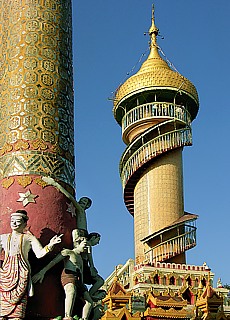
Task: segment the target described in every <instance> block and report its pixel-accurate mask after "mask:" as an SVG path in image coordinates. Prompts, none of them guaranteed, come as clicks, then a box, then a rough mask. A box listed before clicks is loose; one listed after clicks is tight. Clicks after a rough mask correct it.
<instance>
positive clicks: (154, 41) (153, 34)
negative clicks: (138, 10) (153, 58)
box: [149, 4, 159, 48]
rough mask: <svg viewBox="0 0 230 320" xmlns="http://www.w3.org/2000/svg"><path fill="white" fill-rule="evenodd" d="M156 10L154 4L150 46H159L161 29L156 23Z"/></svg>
mask: <svg viewBox="0 0 230 320" xmlns="http://www.w3.org/2000/svg"><path fill="white" fill-rule="evenodd" d="M154 12H155V7H154V4H152V24H151V27H150V29H149V36H150V41H151V42H150V48H152V47H156V46H157V36H158V34H159V29H158V28H157V27H156V25H155V16H154Z"/></svg>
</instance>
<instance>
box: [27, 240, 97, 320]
mask: <svg viewBox="0 0 230 320" xmlns="http://www.w3.org/2000/svg"><path fill="white" fill-rule="evenodd" d="M73 246H74V248H73V250H70V249H63V250H62V251H61V252H60V253H59V254H58V255H57V256H56V257H55V258H54V259H53V260H52V261H51V262H50V263H49V264H48V265H47V266H45V267H44V268H43V269H42V270H41V271H40V272H38V273H37V274H35V275H34V276H33V278H32V280H33V282H35V283H36V282H38V281H39V282H40V283H41V282H42V281H43V279H44V276H45V274H46V272H47V271H48V270H49V269H51V268H52V267H53V266H55V264H57V263H58V262H60V261H62V260H64V270H63V272H62V275H61V283H62V286H63V288H64V291H65V318H63V320H71V319H73V318H72V317H73V307H74V304H75V300H76V296H78V297H79V298H83V300H84V302H85V304H84V307H83V309H82V318H81V319H82V320H88V319H89V315H90V312H91V309H92V306H93V300H92V298H91V297H90V295H89V292H88V290H87V287H86V286H85V285H84V283H83V260H82V256H81V254H82V253H83V252H85V251H86V250H87V239H86V237H84V236H79V237H76V238H74V241H73Z"/></svg>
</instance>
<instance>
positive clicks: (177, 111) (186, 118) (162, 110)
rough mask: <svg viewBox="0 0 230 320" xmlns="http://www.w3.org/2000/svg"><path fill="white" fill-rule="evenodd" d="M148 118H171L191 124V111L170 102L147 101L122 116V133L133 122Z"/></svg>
mask: <svg viewBox="0 0 230 320" xmlns="http://www.w3.org/2000/svg"><path fill="white" fill-rule="evenodd" d="M147 118H171V119H173V118H174V119H177V120H180V121H183V122H184V123H186V124H187V125H190V124H191V116H190V113H189V112H188V111H187V110H186V109H185V108H184V107H183V106H181V105H178V104H174V103H169V102H154V103H146V104H142V105H140V106H137V107H135V108H133V109H132V110H130V111H128V112H127V113H126V114H125V115H124V117H123V118H122V133H123V132H124V131H125V129H126V128H127V127H129V126H130V125H132V124H133V123H135V122H137V121H140V120H142V119H147Z"/></svg>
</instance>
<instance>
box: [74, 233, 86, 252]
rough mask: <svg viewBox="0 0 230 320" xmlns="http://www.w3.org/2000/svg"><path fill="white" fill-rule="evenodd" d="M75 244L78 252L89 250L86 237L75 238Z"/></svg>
mask: <svg viewBox="0 0 230 320" xmlns="http://www.w3.org/2000/svg"><path fill="white" fill-rule="evenodd" d="M73 246H74V249H75V250H76V252H77V253H82V252H85V251H87V249H88V245H87V239H86V237H78V238H77V239H75V241H74V242H73Z"/></svg>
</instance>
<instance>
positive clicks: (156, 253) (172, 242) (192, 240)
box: [145, 227, 196, 263]
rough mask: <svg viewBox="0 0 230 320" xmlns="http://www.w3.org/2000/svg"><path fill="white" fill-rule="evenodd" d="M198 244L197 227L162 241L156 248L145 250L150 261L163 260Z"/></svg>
mask: <svg viewBox="0 0 230 320" xmlns="http://www.w3.org/2000/svg"><path fill="white" fill-rule="evenodd" d="M195 246H196V228H195V227H191V229H190V230H189V231H187V232H185V233H184V234H181V235H178V236H177V237H175V238H172V239H169V240H167V241H164V242H161V243H160V244H158V245H157V246H155V247H154V248H151V249H149V250H147V251H145V255H146V260H147V261H148V262H150V263H156V262H163V261H165V260H168V259H170V258H172V257H175V256H176V255H179V254H181V253H183V252H185V251H186V250H189V249H191V248H193V247H195Z"/></svg>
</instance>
